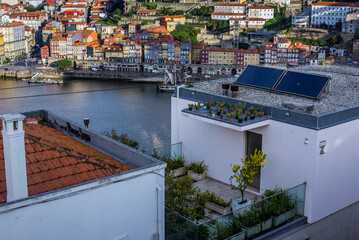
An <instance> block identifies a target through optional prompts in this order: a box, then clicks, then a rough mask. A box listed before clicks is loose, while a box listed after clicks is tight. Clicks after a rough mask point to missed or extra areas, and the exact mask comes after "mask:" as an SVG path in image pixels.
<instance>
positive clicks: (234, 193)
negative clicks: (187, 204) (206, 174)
mask: <svg viewBox="0 0 359 240" xmlns="http://www.w3.org/2000/svg"><path fill="white" fill-rule="evenodd" d="M194 186H196V187H198V188H199V189H201V192H205V191H206V190H208V191H210V192H214V193H216V194H217V195H219V196H220V197H221V198H223V199H224V200H226V201H229V200H233V201H234V200H236V199H238V198H241V197H242V195H241V192H240V191H239V190H232V189H231V186H230V185H228V184H225V183H222V182H219V181H217V180H215V179H212V178H207V179H205V180H202V181H199V182H195V183H194ZM258 196H259V195H256V194H253V193H251V192H248V191H245V192H244V197H246V198H248V199H250V200H252V201H256V200H257V198H258Z"/></svg>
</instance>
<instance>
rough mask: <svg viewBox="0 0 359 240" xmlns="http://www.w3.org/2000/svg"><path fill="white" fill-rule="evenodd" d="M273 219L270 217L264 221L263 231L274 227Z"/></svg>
mask: <svg viewBox="0 0 359 240" xmlns="http://www.w3.org/2000/svg"><path fill="white" fill-rule="evenodd" d="M272 224H273V219H272V218H270V219H268V220H266V221H264V222H262V231H266V230H268V229H270V228H271V227H272Z"/></svg>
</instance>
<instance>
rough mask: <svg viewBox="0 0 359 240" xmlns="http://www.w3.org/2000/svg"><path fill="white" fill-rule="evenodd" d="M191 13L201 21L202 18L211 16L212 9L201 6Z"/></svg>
mask: <svg viewBox="0 0 359 240" xmlns="http://www.w3.org/2000/svg"><path fill="white" fill-rule="evenodd" d="M192 13H193V15H195V16H200V17H201V18H202V19H203V18H204V17H209V16H211V14H212V13H213V8H212V7H207V6H201V7H200V8H196V9H195V10H193V12H192Z"/></svg>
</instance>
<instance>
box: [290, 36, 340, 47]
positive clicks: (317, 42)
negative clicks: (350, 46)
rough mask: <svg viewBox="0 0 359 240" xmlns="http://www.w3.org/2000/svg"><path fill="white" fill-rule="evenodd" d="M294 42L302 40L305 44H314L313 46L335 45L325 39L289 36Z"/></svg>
mask: <svg viewBox="0 0 359 240" xmlns="http://www.w3.org/2000/svg"><path fill="white" fill-rule="evenodd" d="M289 39H290V40H292V42H302V43H303V44H304V45H312V46H328V47H331V46H333V43H332V42H331V41H325V40H315V39H310V38H292V37H289Z"/></svg>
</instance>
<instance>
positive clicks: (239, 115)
mask: <svg viewBox="0 0 359 240" xmlns="http://www.w3.org/2000/svg"><path fill="white" fill-rule="evenodd" d="M237 118H238V123H242V122H243V117H242V114H241V113H238V114H237Z"/></svg>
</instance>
